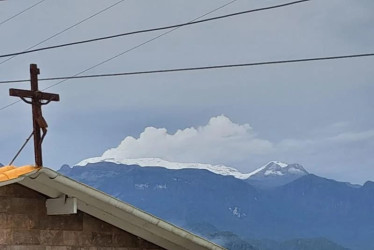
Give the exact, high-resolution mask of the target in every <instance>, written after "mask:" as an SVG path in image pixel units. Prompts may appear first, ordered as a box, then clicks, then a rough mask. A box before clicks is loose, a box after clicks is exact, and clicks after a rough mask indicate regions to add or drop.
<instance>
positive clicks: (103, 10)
mask: <svg viewBox="0 0 374 250" xmlns="http://www.w3.org/2000/svg"><path fill="white" fill-rule="evenodd" d="M124 1H126V0H121V1H118V2H116V3H114V4H112V5H110V6H108V7H106V8H104V9H102V10H100V11H98V12H96V13H94V14H92V15H91V16H89V17H86V18H84V19H82V20H81V21H79V22H77V23H75V24H73V25H71V26H69V27H67V28H65V29H63V30H61V31H59V32H57V33H56V34H54V35H52V36H50V37H48V38H46V39H44V40H43V41H41V42H39V43H37V44H35V45H33V46H31V47H29V48H27V49H26V50H24V51H23V52H28V51H30V49H33V48H35V47H36V46H38V45H40V44H43V43H45V42H47V41H49V40H51V39H52V38H55V37H57V36H59V35H61V34H62V33H64V32H66V31H68V30H70V29H72V28H74V27H76V26H78V25H80V24H82V23H84V22H86V21H88V20H90V19H91V18H94V17H95V16H97V15H100V14H101V13H103V12H105V11H107V10H109V9H111V8H113V7H114V6H116V5H118V4H120V3H122V2H124ZM16 56H17V55H13V56H11V57H9V58H7V59H5V60H4V61H2V62H0V65H1V64H3V63H5V62H7V61H9V60H11V59H13V58H14V57H16Z"/></svg>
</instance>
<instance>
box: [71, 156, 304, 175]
mask: <svg viewBox="0 0 374 250" xmlns="http://www.w3.org/2000/svg"><path fill="white" fill-rule="evenodd" d="M98 162H111V163H116V164H125V165H138V166H141V167H163V168H167V169H186V168H189V169H205V170H208V171H210V172H213V173H215V174H219V175H224V176H228V175H229V176H233V177H235V178H237V179H242V180H245V179H248V178H253V177H254V178H262V177H271V176H273V177H274V176H285V175H292V176H302V175H305V174H308V172H307V171H306V170H305V169H304V168H303V167H302V166H301V165H299V164H287V163H283V162H279V161H271V162H269V163H268V164H266V165H265V166H263V167H261V168H259V169H257V170H255V171H253V172H251V173H247V174H243V173H241V172H240V171H239V170H237V169H235V168H232V167H227V166H224V165H211V164H202V163H180V162H171V161H166V160H163V159H160V158H138V159H127V158H122V157H115V158H106V157H94V158H89V159H86V160H83V161H81V162H79V163H78V164H76V165H75V166H86V165H87V164H90V163H98Z"/></svg>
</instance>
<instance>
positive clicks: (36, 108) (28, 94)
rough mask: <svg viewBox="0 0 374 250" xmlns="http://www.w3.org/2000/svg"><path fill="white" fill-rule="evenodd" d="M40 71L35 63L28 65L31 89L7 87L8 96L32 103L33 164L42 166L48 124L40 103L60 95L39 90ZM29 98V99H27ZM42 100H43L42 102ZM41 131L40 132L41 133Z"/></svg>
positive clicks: (48, 101) (56, 98)
mask: <svg viewBox="0 0 374 250" xmlns="http://www.w3.org/2000/svg"><path fill="white" fill-rule="evenodd" d="M39 74H40V71H39V69H38V66H37V65H36V64H31V65H30V80H31V90H23V89H9V95H10V96H16V97H20V98H21V99H22V100H23V101H24V102H26V103H28V104H31V105H32V120H33V128H34V129H33V137H34V151H35V165H36V166H37V167H42V166H43V159H42V142H43V139H44V137H45V135H46V134H47V128H48V124H47V122H46V121H45V119H44V117H43V115H42V105H46V104H48V103H50V102H51V101H56V102H58V101H60V96H59V95H57V94H51V93H45V92H41V91H39V87H38V75H39ZM26 98H29V99H31V100H27V99H26ZM43 101H44V102H43ZM41 132H42V133H41Z"/></svg>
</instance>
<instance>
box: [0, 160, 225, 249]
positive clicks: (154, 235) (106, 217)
mask: <svg viewBox="0 0 374 250" xmlns="http://www.w3.org/2000/svg"><path fill="white" fill-rule="evenodd" d="M12 183H19V184H21V185H23V186H25V187H28V188H30V189H32V190H35V191H37V192H39V193H42V194H44V195H46V196H48V197H50V198H58V197H62V196H64V195H66V196H68V197H74V198H76V199H77V208H78V210H80V211H82V212H85V213H87V214H90V215H91V216H94V217H96V218H98V219H100V220H102V221H105V222H107V223H109V224H112V225H113V226H116V227H118V228H121V229H123V230H125V231H127V232H129V233H132V234H134V235H136V236H139V237H141V238H143V239H145V240H147V241H150V242H152V243H154V244H156V245H159V246H161V247H163V248H165V249H172V250H187V249H194V250H195V249H196V250H199V249H211V250H222V249H224V248H223V247H221V246H218V245H216V244H214V243H212V242H210V241H208V240H205V239H203V238H201V237H199V236H196V235H194V234H192V233H190V232H188V231H186V230H183V229H181V228H179V227H176V226H174V225H172V224H170V223H168V222H165V221H163V220H161V219H159V218H157V217H155V216H153V215H150V214H148V213H146V212H143V211H141V210H140V209H138V208H135V207H134V206H131V205H130V204H127V203H125V202H122V201H120V200H118V199H115V198H113V197H111V196H109V195H107V194H105V193H103V192H101V191H98V190H96V189H94V188H92V187H89V186H87V185H84V184H82V183H80V182H77V181H75V180H72V179H70V178H68V177H66V176H64V175H62V174H60V173H58V172H56V171H54V170H52V169H49V168H44V167H43V168H37V167H33V166H23V167H19V168H16V167H14V166H4V167H1V168H0V187H1V186H6V185H9V184H12Z"/></svg>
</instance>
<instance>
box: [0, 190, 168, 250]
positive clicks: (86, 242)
mask: <svg viewBox="0 0 374 250" xmlns="http://www.w3.org/2000/svg"><path fill="white" fill-rule="evenodd" d="M46 199H47V197H44V196H43V195H41V194H39V193H37V192H35V191H33V190H30V189H28V188H25V187H23V186H21V185H19V184H12V185H8V186H4V187H0V249H1V250H137V249H152V250H156V249H157V250H158V249H162V248H161V247H158V246H156V245H154V244H152V243H150V242H148V241H146V240H143V239H141V238H139V237H137V236H135V235H132V234H130V233H128V232H125V231H123V230H121V229H118V228H116V227H114V226H112V225H110V224H108V223H106V222H103V221H100V220H98V219H96V218H94V217H92V216H90V215H88V214H85V213H83V212H80V211H78V213H77V214H75V215H62V216H61V215H58V216H56V215H54V216H48V215H47V214H46V208H45V201H46Z"/></svg>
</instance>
